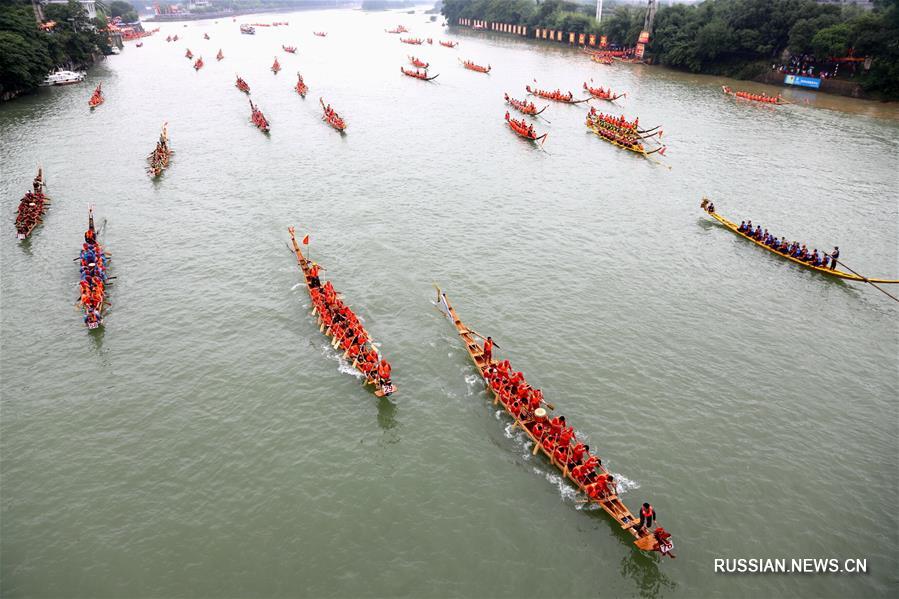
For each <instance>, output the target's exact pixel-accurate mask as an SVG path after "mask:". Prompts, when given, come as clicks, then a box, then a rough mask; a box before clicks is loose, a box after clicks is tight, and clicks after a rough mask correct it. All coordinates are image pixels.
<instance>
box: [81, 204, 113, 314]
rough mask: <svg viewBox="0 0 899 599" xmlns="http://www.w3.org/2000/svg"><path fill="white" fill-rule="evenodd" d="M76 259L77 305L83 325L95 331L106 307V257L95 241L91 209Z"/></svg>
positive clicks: (101, 247)
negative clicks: (78, 287)
mask: <svg viewBox="0 0 899 599" xmlns="http://www.w3.org/2000/svg"><path fill="white" fill-rule="evenodd" d="M78 258H79V262H80V269H81V281H80V283H79V286H80V290H81V291H80V293H81V297H80V298H79V300H78V304H79V305H80V306H81V307H82V309H83V310H84V324H85V325H86V326H87V328H89V329H95V328H97V327H98V326H100V324H102V321H103V308H104V306H105V305H106V281H107V278H108V277H107V276H106V268H107V262H108V255H107V253H106V250H104V249H103V246H101V245H100V244H99V242H98V241H97V231H96V229H95V228H94V212H93V209H91V210H90V212H89V216H88V226H87V231H85V233H84V243H83V244H82V246H81V253H80V254H79V256H78Z"/></svg>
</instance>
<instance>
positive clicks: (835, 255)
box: [830, 246, 840, 270]
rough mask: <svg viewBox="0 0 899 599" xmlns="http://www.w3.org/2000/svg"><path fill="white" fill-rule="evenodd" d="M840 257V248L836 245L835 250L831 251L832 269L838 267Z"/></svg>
mask: <svg viewBox="0 0 899 599" xmlns="http://www.w3.org/2000/svg"><path fill="white" fill-rule="evenodd" d="M839 257H840V248H839V247H837V246H834V248H833V252H831V253H830V269H831V270H836V269H837V258H839Z"/></svg>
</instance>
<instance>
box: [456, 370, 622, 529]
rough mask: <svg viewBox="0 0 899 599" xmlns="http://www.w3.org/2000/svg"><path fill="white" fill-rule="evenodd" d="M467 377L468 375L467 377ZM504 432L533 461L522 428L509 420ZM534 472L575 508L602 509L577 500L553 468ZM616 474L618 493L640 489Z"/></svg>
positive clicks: (500, 417)
mask: <svg viewBox="0 0 899 599" xmlns="http://www.w3.org/2000/svg"><path fill="white" fill-rule="evenodd" d="M466 379H467V377H466ZM505 413H506V412H505V410H496V411H495V412H494V414H493V416H494V418H496V419H497V420H504V417H503V416H504V414H505ZM503 433H504V434H505V437H506V438H507V439H510V440H512V441H513V442H514V443H515V444H516V446H517V447H518V449H519V450H521V451H522V453H521V454H520V455H521V458H522V460H524V461H525V462H533V455H532V454H531V451H532V450H533V448H534V443H533V442H532V441H531V440H530V438H528V436H527V435H525V434H524V433H523V432H522V431H521V429H520V428H518V427H517V426H515V425H514V424H513V423H511V422H508V423H506V425H505V426H504V427H503ZM578 438H580V439H582V440H585V441H586V440H587V437H586V435H584V434H583V433H580V432H579V433H578ZM533 472H534V474H538V475H543V476H544V477H545V478H546V480H547V481H548V482H549V483H551V484H552V485H554V486H555V487H556V488H557V489H558V490H559V496H560V497H561V498H562V500H563V501H565V502H566V503H572V504H574V506H575V509H578V510H580V511H585V512H591V511H594V510H602V508H601V507H600V506H599V505H597V504H595V503H578V502H577V500H578V498H579V496H578V491H577V489H575V488H574V487H573V486H572V485H571V484H569V483H568V482H567V481H566V479H564V478H562V476H561V475H560V474H558V473H557V472H553V471H552V470H547V469H545V468H541V467H540V466H539V465H534V467H533ZM612 474H613V475H614V476H615V482H616V493H617V494H618V495H625V494H626V493H627V492H628V491H631V490H635V489H639V488H640V483H638V482H637V481H635V480H631V479H629V478H627V477H626V476H624V475H623V474H621V473H620V472H613V473H612Z"/></svg>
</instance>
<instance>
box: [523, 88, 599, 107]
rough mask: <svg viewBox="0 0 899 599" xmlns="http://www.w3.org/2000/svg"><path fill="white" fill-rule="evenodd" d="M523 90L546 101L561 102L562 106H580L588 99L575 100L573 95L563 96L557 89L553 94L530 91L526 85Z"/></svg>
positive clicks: (543, 91) (539, 90) (538, 90)
mask: <svg viewBox="0 0 899 599" xmlns="http://www.w3.org/2000/svg"><path fill="white" fill-rule="evenodd" d="M524 89H526V90H527V92H528V93H529V94H531V95H534V96H540V97H541V98H545V99H547V100H553V101H554V102H562V103H563V104H580V103H581V102H586V101H587V100H589V99H590V98H584V99H583V100H575V99H574V94H572V93H571V92H568V93H567V94H563V93H562V92H561V91H559V90H558V89H557V90H556V91H554V92H548V91H546V90H543V89H536V88H535V89H531V86H530V85H526V86H525V87H524Z"/></svg>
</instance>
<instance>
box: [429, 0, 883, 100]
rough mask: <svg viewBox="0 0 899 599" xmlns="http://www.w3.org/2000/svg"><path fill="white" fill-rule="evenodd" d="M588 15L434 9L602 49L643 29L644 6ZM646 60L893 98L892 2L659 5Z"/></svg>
mask: <svg viewBox="0 0 899 599" xmlns="http://www.w3.org/2000/svg"><path fill="white" fill-rule="evenodd" d="M594 11H595V5H593V4H576V3H573V2H568V1H566V0H543V1H541V2H539V3H538V2H536V1H535V0H444V2H443V8H442V13H443V15H444V17H446V19H447V22H448V23H450V24H452V25H457V24H458V23H459V22H460V19H462V20H464V21H466V22H470V21H475V22H478V21H480V22H483V23H485V24H486V28H487V29H490V24H492V23H499V24H504V25H511V26H512V27H513V28H514V27H516V26H517V27H518V29H517V30H518V31H521V29H520V28H522V27H524V28H526V36H527V37H529V38H536V30H538V29H540V30H546V29H548V30H550V31H551V32H553V31H555V32H556V33H557V35H559V34H561V36H562V37H561V39H562V40H566V41H567V40H569V39H570V38H569V35H570V34H574V38H575V39H580V34H584V35H585V36H587V37H589V36H595V39H596V40H599V39H600V37H601V36H605V38H606V42H607V44H608V46H607V47H608V48H609V49H614V50H620V49H631V48H633V46H634V45H635V43H636V42H637V39H638V37H639V36H640V33H641V31H642V30H643V23H644V18H645V15H646V8H645V7H644V6H643V5H637V6H635V5H615V4H613V3H611V2H607V3H606V8H605V9H604V10H603V19H602V22H601V23H598V22H597V21H596V19H595V18H594V16H593V15H594ZM557 40H558V38H557ZM597 49H598V46H597ZM644 60H645V61H646V62H649V63H652V64H660V65H664V66H667V67H670V68H673V69H676V70H681V71H687V72H692V73H703V74H707V75H720V76H725V77H731V78H734V79H744V80H760V78H763V77H766V76H769V75H770V73H771V72H772V71H774V72H782V73H785V72H789V73H795V74H805V75H808V76H813V77H819V76H821V75H824V76H825V77H827V78H829V79H827V80H828V81H834V82H835V83H836V82H845V83H844V84H843V85H842V86H834V87H842V88H844V89H845V88H846V87H847V86H849V87H856V86H860V88H861V90H863V92H864V94H865V95H866V96H867V97H869V98H871V99H880V100H899V0H874V8H873V9H872V10H868V11H866V10H863V9H861V8H858V7H857V6H854V5H847V6H839V5H835V4H818V3H816V2H814V1H813V0H704V1H703V2H700V3H697V4H673V5H669V6H661V7H659V9H658V11H657V13H656V16H655V23H654V27H653V31H652V35H651V36H650V41H649V43H648V44H647V45H646V53H645V56H644ZM781 81H783V79H782V78H781ZM821 91H825V92H826V91H828V90H827V89H822V90H821ZM838 93H839V92H838ZM846 95H856V94H846Z"/></svg>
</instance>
